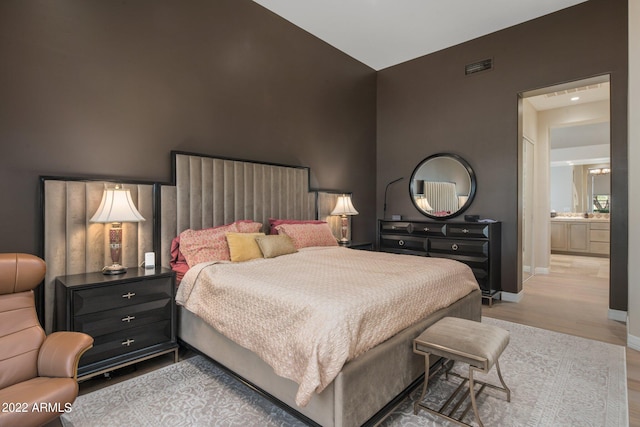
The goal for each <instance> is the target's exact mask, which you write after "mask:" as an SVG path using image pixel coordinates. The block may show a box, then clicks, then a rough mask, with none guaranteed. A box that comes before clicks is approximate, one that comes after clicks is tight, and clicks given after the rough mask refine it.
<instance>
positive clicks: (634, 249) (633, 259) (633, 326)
mask: <svg viewBox="0 0 640 427" xmlns="http://www.w3.org/2000/svg"><path fill="white" fill-rule="evenodd" d="M628 162H629V262H628V265H629V267H628V268H629V307H628V315H629V322H628V324H627V332H628V334H629V337H628V345H629V347H632V348H635V349H636V350H640V221H637V218H638V212H640V198H639V197H638V194H640V0H629V156H628Z"/></svg>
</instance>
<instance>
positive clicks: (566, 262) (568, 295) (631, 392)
mask: <svg viewBox="0 0 640 427" xmlns="http://www.w3.org/2000/svg"><path fill="white" fill-rule="evenodd" d="M523 289H524V298H523V299H522V300H521V301H520V302H519V303H510V302H503V301H498V302H495V303H494V304H493V306H492V307H488V306H483V309H482V315H483V316H487V317H493V318H496V319H501V320H507V321H509V322H515V323H520V324H523V325H528V326H533V327H536V328H541V329H547V330H550V331H555V332H560V333H564V334H569V335H575V336H579V337H583V338H589V339H593V340H598V341H604V342H607V343H610V344H617V345H621V346H625V347H626V345H627V326H626V324H625V323H624V322H618V321H615V320H611V319H609V318H608V315H609V260H608V259H607V258H593V257H581V256H571V255H552V256H551V267H550V272H549V274H544V275H543V274H540V275H535V276H532V277H531V278H530V279H529V280H527V281H526V282H525V284H524V286H523ZM626 360H627V395H628V401H629V425H630V426H637V427H640V352H638V351H636V350H632V349H629V348H628V347H627V349H626Z"/></svg>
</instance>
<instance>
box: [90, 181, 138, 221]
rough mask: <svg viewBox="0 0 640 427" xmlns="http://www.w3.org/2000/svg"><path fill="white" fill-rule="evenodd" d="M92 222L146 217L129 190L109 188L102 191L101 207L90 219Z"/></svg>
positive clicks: (135, 219) (136, 219)
mask: <svg viewBox="0 0 640 427" xmlns="http://www.w3.org/2000/svg"><path fill="white" fill-rule="evenodd" d="M90 221H91V222H104V223H107V222H140V221H144V217H143V216H142V215H141V214H140V212H138V210H137V209H136V206H135V205H134V204H133V200H131V193H130V192H129V190H125V189H123V188H118V187H116V188H107V189H105V190H104V193H102V201H101V202H100V207H98V210H97V211H96V213H95V214H94V215H93V217H92V218H91V219H90Z"/></svg>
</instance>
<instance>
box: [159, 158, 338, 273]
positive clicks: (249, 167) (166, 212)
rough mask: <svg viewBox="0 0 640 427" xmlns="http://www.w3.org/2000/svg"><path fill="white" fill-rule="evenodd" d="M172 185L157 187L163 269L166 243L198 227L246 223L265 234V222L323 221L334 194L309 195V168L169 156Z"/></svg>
mask: <svg viewBox="0 0 640 427" xmlns="http://www.w3.org/2000/svg"><path fill="white" fill-rule="evenodd" d="M172 158H173V165H174V170H173V173H174V182H175V185H162V186H161V190H160V194H161V200H162V204H161V212H160V216H161V224H162V225H161V231H160V257H159V259H160V263H161V265H163V266H168V265H169V259H170V246H171V241H172V239H173V238H174V237H175V236H177V235H178V234H180V233H181V232H182V231H184V230H186V229H189V228H190V229H194V230H198V229H202V228H207V227H214V226H217V225H222V224H227V223H230V222H233V221H236V220H242V219H252V220H254V221H258V222H261V223H262V224H263V231H265V232H269V230H268V226H269V218H286V219H316V218H320V219H325V220H327V221H328V222H329V223H330V225H331V226H332V229H333V230H334V234H335V235H338V234H337V233H339V230H340V225H339V222H338V220H337V218H335V217H330V216H329V213H330V212H331V210H332V209H333V207H334V206H335V204H336V200H337V197H338V196H339V194H340V193H336V192H330V191H312V190H311V189H310V188H309V168H307V167H302V166H286V165H278V164H269V163H259V162H252V161H242V160H235V159H225V158H217V157H210V156H204V155H199V154H192V153H182V152H173V153H172Z"/></svg>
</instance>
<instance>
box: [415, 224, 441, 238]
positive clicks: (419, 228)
mask: <svg viewBox="0 0 640 427" xmlns="http://www.w3.org/2000/svg"><path fill="white" fill-rule="evenodd" d="M409 229H410V232H411V233H412V234H415V235H418V236H433V237H444V236H446V234H447V225H446V224H435V223H434V224H424V223H419V222H412V223H411V224H410V225H409Z"/></svg>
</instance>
